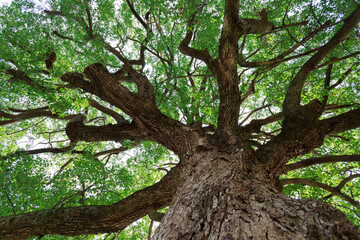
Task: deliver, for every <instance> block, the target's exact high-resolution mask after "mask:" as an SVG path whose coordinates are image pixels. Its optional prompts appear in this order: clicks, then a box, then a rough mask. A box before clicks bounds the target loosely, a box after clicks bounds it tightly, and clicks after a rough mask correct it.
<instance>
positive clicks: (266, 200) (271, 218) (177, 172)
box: [0, 0, 360, 240]
mask: <svg viewBox="0 0 360 240" xmlns="http://www.w3.org/2000/svg"><path fill="white" fill-rule="evenodd" d="M127 3H128V4H129V6H130V8H131V12H132V13H133V14H134V16H135V17H136V18H137V19H138V20H139V21H140V23H141V25H142V26H143V27H144V28H145V29H146V30H148V28H149V26H148V25H147V23H145V22H144V21H143V20H142V18H141V16H140V15H139V14H137V13H136V10H135V8H134V6H132V4H131V3H130V1H127ZM190 3H191V4H190V5H194V4H193V3H192V2H191V1H190ZM202 7H203V5H197V10H198V11H196V12H195V13H194V14H193V15H191V16H190V17H189V19H188V23H187V25H188V29H187V32H186V35H185V37H184V39H183V40H182V41H181V43H180V45H179V50H180V52H181V53H183V54H185V55H187V56H190V57H192V58H195V59H198V60H201V61H203V62H204V63H205V64H206V66H207V67H208V69H209V71H211V72H212V73H213V76H214V77H215V78H216V80H217V85H218V88H219V94H220V96H219V98H220V103H219V116H218V121H217V123H216V124H217V129H216V131H215V130H214V131H215V133H211V134H210V133H208V132H207V131H206V130H205V128H203V127H202V124H201V122H199V124H193V125H189V124H185V123H182V122H181V121H178V120H176V119H172V118H170V117H168V116H166V115H165V114H163V113H162V112H161V111H160V110H159V108H158V106H157V105H156V95H155V93H154V88H153V86H152V84H151V81H150V80H149V79H148V78H147V76H146V75H145V74H144V73H143V72H142V70H141V71H139V70H136V69H138V68H134V67H133V65H142V66H143V67H144V62H145V57H144V56H145V55H144V49H145V46H142V47H141V51H140V52H141V53H140V60H129V59H126V58H125V57H124V56H123V55H122V53H121V51H118V50H117V49H115V48H113V47H111V45H110V44H108V43H106V40H105V38H103V37H101V36H97V37H99V39H100V40H101V41H103V42H104V44H105V45H104V46H105V49H107V50H108V51H109V52H110V53H112V54H114V56H115V57H117V58H118V60H119V61H121V65H123V67H122V68H121V70H119V72H117V73H115V74H112V73H110V72H109V71H108V70H107V69H106V68H105V67H104V66H103V65H102V64H101V63H93V64H91V65H90V66H88V67H86V68H85V69H84V71H83V73H80V72H68V73H65V74H63V75H62V77H61V80H62V81H64V82H67V83H68V85H67V86H69V87H70V88H80V89H81V91H84V92H86V93H89V94H92V95H96V96H97V97H99V99H101V100H103V101H105V102H107V103H108V104H110V105H112V106H113V107H116V108H118V109H120V110H121V111H122V112H124V113H125V114H127V115H128V116H129V117H130V118H131V119H132V121H131V122H128V121H126V120H125V118H123V117H122V116H121V115H119V114H118V113H117V111H113V110H111V109H109V108H106V107H104V106H102V105H100V104H99V103H97V102H94V101H91V102H90V105H91V106H93V107H95V108H96V109H98V110H100V111H102V112H103V113H106V114H108V115H109V116H111V117H113V118H114V119H115V120H116V121H117V124H114V125H111V124H109V125H105V126H91V125H90V124H87V123H86V121H85V120H86V118H85V116H84V115H78V116H76V117H74V116H72V117H71V118H72V120H70V122H69V123H68V124H67V126H66V134H67V136H68V138H69V139H70V140H71V144H70V145H69V147H64V148H48V149H43V150H42V151H38V152H36V151H35V152H31V151H27V153H28V154H36V153H41V152H42V153H44V152H52V153H61V152H66V151H69V150H71V149H74V146H75V145H76V143H77V142H79V141H85V142H94V141H123V140H125V139H128V140H134V141H142V140H148V141H153V142H156V143H159V144H161V145H163V146H164V147H166V148H168V149H170V150H171V151H173V152H174V153H175V154H177V155H178V156H179V157H180V163H179V164H178V165H177V166H176V167H174V168H173V169H172V170H171V171H170V172H169V173H168V174H167V175H166V176H165V177H164V178H163V179H162V180H161V181H160V182H158V183H156V184H154V185H153V186H150V187H148V188H145V189H143V190H140V191H138V192H135V193H134V194H132V195H130V196H128V197H127V198H125V199H122V200H121V201H118V202H117V203H114V204H112V205H109V206H81V207H69V208H57V209H50V210H41V211H34V212H31V213H25V214H20V215H13V216H4V217H0V239H25V238H28V237H31V236H39V235H40V236H43V235H46V234H60V235H68V236H73V235H81V234H97V233H108V232H115V231H119V230H122V229H124V228H125V227H126V226H128V225H129V224H131V223H133V222H134V221H136V220H138V219H139V218H141V217H143V216H145V215H146V214H150V213H153V212H154V211H156V210H158V209H160V208H164V207H166V206H169V205H170V207H169V210H168V212H167V214H166V215H165V217H164V218H163V219H162V222H161V224H160V226H159V227H158V228H157V230H156V232H155V235H154V237H153V238H154V239H159V240H160V239H161V240H162V239H164V240H171V239H228V240H230V239H234V240H235V239H244V240H245V239H274V240H281V239H324V240H325V239H333V240H336V239H339V240H340V239H341V240H344V239H349V240H354V239H360V232H359V230H358V229H356V228H355V227H354V226H353V225H352V224H351V223H350V221H349V220H348V219H347V218H346V216H345V215H344V214H343V213H341V212H340V211H338V210H336V209H335V208H334V207H332V206H330V205H328V204H326V203H323V202H319V201H315V200H310V199H307V200H298V199H292V198H289V197H285V196H283V195H282V194H281V184H285V183H287V182H291V180H289V179H288V181H285V180H284V181H283V182H282V183H281V182H280V181H279V176H280V175H281V174H283V173H284V172H286V171H290V170H293V169H297V168H298V167H301V166H310V165H313V164H317V163H323V162H337V161H340V160H341V159H343V158H341V157H337V158H324V159H319V158H317V159H309V160H304V161H303V162H302V163H298V164H292V165H288V166H287V167H286V164H287V163H288V162H289V160H291V159H292V158H294V157H297V156H300V155H304V154H306V153H309V152H310V151H312V150H314V149H315V148H317V147H319V146H321V145H322V144H323V142H324V139H325V137H327V136H328V135H329V134H334V133H338V132H343V131H346V130H350V129H354V128H357V127H359V126H360V110H359V109H353V110H350V111H348V112H346V113H343V114H340V115H337V116H334V117H331V118H325V119H321V120H320V117H321V116H322V114H323V112H324V109H326V104H327V103H326V101H323V102H320V101H319V100H317V99H314V100H312V101H310V102H309V103H308V104H306V105H304V106H302V105H301V104H300V103H301V93H302V91H303V86H304V83H305V81H306V80H307V78H308V76H309V75H310V74H311V72H313V71H314V70H315V69H316V68H317V67H319V64H321V62H322V61H323V60H324V59H325V58H326V57H327V55H329V54H330V52H331V51H332V50H334V49H335V48H336V47H337V46H338V45H339V44H340V43H341V42H342V41H344V40H345V39H346V38H347V36H348V35H349V34H350V33H351V31H352V29H353V28H354V27H355V26H357V25H358V22H359V21H360V7H357V8H356V9H355V10H354V11H353V13H352V14H350V15H349V17H348V18H347V19H344V21H343V23H342V26H341V27H340V29H339V30H338V31H337V32H336V33H335V35H333V36H332V37H331V39H330V40H329V41H328V43H326V44H325V45H323V46H318V47H316V48H314V49H311V50H309V51H307V52H305V53H303V54H297V55H292V56H290V57H288V58H287V59H286V61H288V60H291V59H293V58H297V57H300V56H305V55H309V54H311V53H314V55H312V57H310V58H309V59H308V61H307V62H306V63H305V64H304V65H303V66H302V67H301V68H300V70H299V71H298V72H297V74H296V75H295V77H294V78H293V79H292V80H291V82H290V87H289V88H288V89H287V93H286V96H285V100H284V103H283V113H279V114H277V115H274V116H270V117H268V118H265V119H262V120H253V121H251V122H250V123H249V124H247V125H245V126H240V125H241V124H240V125H239V110H240V107H241V104H242V103H243V102H244V101H245V100H246V98H248V96H249V95H250V93H251V92H252V91H253V89H254V85H255V83H256V81H257V80H256V78H257V76H255V77H254V79H253V80H252V82H251V83H250V84H249V85H250V86H249V89H248V90H247V91H243V92H241V91H240V90H239V85H240V81H239V76H238V74H239V65H240V66H248V67H260V66H267V67H268V68H267V69H272V68H275V67H276V66H277V65H279V64H280V63H281V62H283V61H285V57H286V56H288V55H289V54H291V53H293V52H294V51H295V50H296V49H298V48H299V47H300V46H303V45H304V43H306V42H307V41H308V40H309V39H311V38H312V37H314V36H315V35H316V34H317V33H318V32H320V31H322V30H323V29H325V28H326V27H327V26H329V24H330V23H329V22H328V23H325V24H323V25H321V26H320V27H318V28H317V29H316V30H315V31H313V32H312V33H310V34H309V35H308V36H306V37H305V38H304V39H303V40H301V41H300V42H297V43H296V44H295V45H294V46H293V47H291V48H290V49H288V50H286V51H285V52H283V53H281V54H280V55H278V56H276V57H274V58H273V59H269V60H265V61H262V62H248V60H247V59H244V58H243V56H242V53H241V52H242V50H243V47H244V46H243V45H242V46H241V48H239V39H240V38H241V37H242V36H243V43H244V44H245V39H246V38H245V36H246V34H266V33H268V32H269V31H271V30H273V29H275V28H274V25H273V24H272V23H271V22H269V21H268V20H267V18H266V9H265V10H264V12H263V13H264V14H265V17H262V19H261V20H256V19H244V18H239V7H240V4H239V1H238V0H226V1H225V9H224V21H223V26H222V27H223V29H222V32H221V36H220V39H219V50H218V54H217V55H218V57H217V58H214V57H213V56H211V55H210V53H209V51H208V50H207V49H204V50H198V49H195V48H192V47H190V46H191V41H192V39H193V33H194V29H195V28H196V26H195V25H196V20H195V17H196V14H197V13H198V12H201V8H202ZM46 13H47V14H48V15H54V16H63V13H62V12H61V11H60V12H59V11H47V12H46ZM90 14H91V13H90V11H89V10H88V9H87V15H88V19H89V26H88V27H87V29H86V32H87V33H88V34H89V37H90V39H92V38H94V37H95V35H93V30H92V23H91V18H90ZM295 25H296V24H295ZM283 27H284V26H283ZM147 33H149V31H147ZM55 35H56V36H58V37H60V38H63V39H66V40H70V41H71V40H72V39H71V38H68V37H66V36H63V35H61V34H55ZM145 40H146V39H145ZM140 42H142V41H140ZM145 42H147V40H146V41H145ZM239 51H240V53H239ZM255 53H256V52H255ZM255 53H254V54H255ZM160 55H161V54H160ZM339 59H340V58H339ZM344 59H345V58H344ZM320 66H321V65H320ZM50 67H51V66H50ZM142 69H143V68H142ZM122 70H124V72H125V73H126V74H127V75H126V76H124V75H123V73H122V72H123V71H122ZM254 72H255V73H256V72H257V71H254ZM330 73H331V71H330V70H329V72H328V74H327V80H326V81H327V82H328V83H327V85H329V82H330V80H331V79H330V75H331V74H330ZM7 74H10V75H12V76H13V78H15V79H17V80H21V81H23V82H25V83H26V84H27V85H29V86H32V87H38V88H39V89H40V90H44V88H42V87H41V86H37V85H36V84H35V82H34V81H33V80H32V79H31V78H30V77H28V76H27V75H25V73H24V72H22V71H20V70H9V71H7ZM188 74H189V73H188ZM256 74H257V73H256ZM122 81H127V82H134V83H135V84H136V86H137V92H132V91H130V90H129V89H128V88H126V87H125V86H124V85H123V84H122ZM325 85H326V84H325ZM335 85H336V84H335ZM335 85H333V86H335ZM325 89H327V87H325ZM14 112H16V111H14ZM43 116H46V117H50V118H60V117H59V116H58V115H56V114H52V113H51V112H48V111H46V109H35V110H32V111H27V112H22V113H21V114H18V115H14V114H8V113H6V112H4V111H0V117H4V118H7V119H8V120H5V121H0V125H6V124H11V123H15V122H17V121H20V120H25V119H30V118H35V117H43ZM278 120H283V122H282V124H281V129H280V132H278V133H276V135H274V136H271V137H270V139H269V140H268V141H266V142H261V143H260V142H256V141H253V140H252V138H251V135H252V134H253V133H257V132H259V131H260V130H261V127H262V126H263V125H266V124H268V123H271V122H274V121H278ZM276 132H277V131H276ZM251 141H252V142H256V143H257V145H255V146H256V148H252V147H251V146H250V145H249V144H248V143H249V142H250V143H251ZM23 153H24V152H23ZM73 153H75V152H73ZM343 157H344V156H343ZM344 161H349V162H350V161H355V160H354V159H353V158H348V159H347V160H346V159H345V160H344ZM351 177H354V178H355V177H358V175H357V176H355V175H353V176H351ZM351 179H352V178H350V177H348V178H346V179H344V180H343V181H342V182H341V183H340V184H339V185H338V186H337V187H331V188H326V187H322V186H324V185H325V184H323V185H321V184H317V186H320V188H323V189H325V190H328V191H330V192H331V194H335V195H337V196H343V195H342V192H341V191H340V189H341V187H343V186H344V185H345V183H346V182H347V181H350V180H351ZM292 181H298V182H300V183H301V181H299V180H297V179H292ZM302 183H304V184H308V185H311V184H313V185H314V181H310V180H307V181H303V182H302ZM344 198H345V200H348V199H350V201H349V202H351V198H350V197H349V196H347V198H346V196H345V195H344ZM353 203H354V204H353V205H356V204H357V202H355V201H354V202H353Z"/></svg>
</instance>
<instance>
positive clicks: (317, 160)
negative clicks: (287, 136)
mask: <svg viewBox="0 0 360 240" xmlns="http://www.w3.org/2000/svg"><path fill="white" fill-rule="evenodd" d="M337 162H360V155H343V156H326V157H314V158H309V159H305V160H302V161H300V162H296V163H292V164H288V165H286V166H285V168H284V173H285V172H289V171H293V170H296V169H300V168H305V167H309V166H313V165H317V164H324V163H337Z"/></svg>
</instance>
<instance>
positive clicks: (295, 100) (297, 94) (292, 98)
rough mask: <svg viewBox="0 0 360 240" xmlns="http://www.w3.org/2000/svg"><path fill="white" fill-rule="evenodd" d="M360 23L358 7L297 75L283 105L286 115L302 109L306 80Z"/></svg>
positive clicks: (359, 9) (359, 8)
mask: <svg viewBox="0 0 360 240" xmlns="http://www.w3.org/2000/svg"><path fill="white" fill-rule="evenodd" d="M359 21H360V7H357V8H356V9H355V10H354V11H353V12H352V13H351V15H350V16H349V17H348V18H346V19H345V20H344V24H343V25H342V26H341V28H340V29H339V30H338V31H337V32H336V33H335V35H334V36H333V37H332V38H331V39H330V41H329V42H328V43H326V44H325V45H324V46H323V47H322V48H321V49H320V50H319V51H318V52H317V53H316V54H315V55H313V56H312V57H311V58H310V59H309V60H308V61H307V62H306V63H305V64H304V65H303V66H302V68H301V69H300V71H299V72H298V73H297V74H296V76H295V77H294V79H293V80H292V81H291V83H290V86H289V88H288V90H287V93H286V95H285V100H284V103H283V109H284V114H285V115H287V114H292V113H294V112H295V111H296V110H298V109H299V108H300V99H301V90H302V88H303V85H304V83H305V80H306V79H307V77H308V76H309V74H310V73H311V72H312V71H313V70H314V69H315V68H316V66H317V65H318V64H319V63H320V62H321V61H322V60H323V59H324V58H325V57H326V56H327V55H328V54H329V53H330V52H331V51H332V50H333V49H335V48H336V47H337V46H338V45H339V44H340V43H341V42H342V41H343V40H344V39H345V38H346V37H347V35H348V34H349V33H350V32H351V31H352V30H353V29H354V27H355V26H356V25H357V23H358V22H359Z"/></svg>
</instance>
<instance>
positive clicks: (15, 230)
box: [0, 165, 183, 239]
mask: <svg viewBox="0 0 360 240" xmlns="http://www.w3.org/2000/svg"><path fill="white" fill-rule="evenodd" d="M180 171H181V166H180V165H177V166H176V167H174V168H173V169H171V170H170V172H169V173H168V174H166V176H165V177H163V178H162V179H161V180H160V181H159V182H158V183H155V184H154V185H152V186H150V187H147V188H145V189H143V190H140V191H137V192H135V193H133V194H132V195H130V196H129V197H127V198H125V199H123V200H120V201H118V202H116V203H114V204H112V205H98V206H81V207H68V208H57V209H52V210H40V211H34V212H31V213H25V214H19V215H16V216H6V217H0V238H2V239H26V238H29V237H32V236H38V235H41V236H43V235H48V234H57V235H66V236H75V235H79V234H98V233H109V232H117V231H120V230H122V229H124V228H125V227H127V226H128V225H129V224H131V223H133V222H134V221H136V220H138V219H140V218H142V217H144V216H146V215H147V214H149V213H151V212H154V211H156V210H157V209H161V208H164V207H166V206H168V205H169V204H170V202H171V200H172V198H173V196H174V194H175V192H176V189H177V187H178V186H179V185H181V184H182V182H183V179H182V178H181V177H180Z"/></svg>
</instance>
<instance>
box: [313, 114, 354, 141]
mask: <svg viewBox="0 0 360 240" xmlns="http://www.w3.org/2000/svg"><path fill="white" fill-rule="evenodd" d="M318 125H319V126H320V128H322V130H323V131H324V132H325V134H327V135H329V134H333V133H339V132H344V131H347V130H351V129H354V128H358V127H359V126H360V108H356V109H354V110H350V111H348V112H346V113H343V114H340V115H338V116H335V117H332V118H327V119H323V120H320V121H319V123H318Z"/></svg>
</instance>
